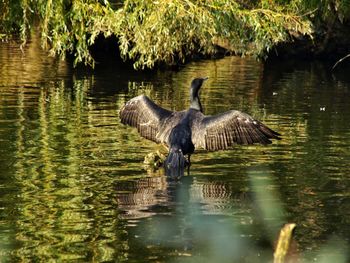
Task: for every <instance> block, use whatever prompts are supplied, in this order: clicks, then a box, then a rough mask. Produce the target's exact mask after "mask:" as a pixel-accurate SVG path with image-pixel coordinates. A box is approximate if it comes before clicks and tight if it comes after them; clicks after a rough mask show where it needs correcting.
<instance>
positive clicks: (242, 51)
mask: <svg viewBox="0 0 350 263" xmlns="http://www.w3.org/2000/svg"><path fill="white" fill-rule="evenodd" d="M0 10H1V12H0V41H1V40H2V41H7V40H9V39H11V38H12V37H13V36H19V37H20V39H21V43H22V44H21V45H22V46H23V45H25V43H26V41H27V40H28V39H29V38H30V36H31V34H32V33H33V32H37V33H39V35H40V41H41V45H42V47H43V49H45V50H48V51H49V54H50V55H52V56H58V57H60V58H63V59H64V58H65V57H66V55H67V54H71V55H72V56H73V57H74V65H78V64H85V65H90V66H92V67H93V66H94V65H95V59H94V55H93V54H94V50H99V49H100V50H105V49H106V48H105V47H104V45H106V44H107V43H108V45H109V49H111V50H113V52H114V53H116V54H118V58H120V59H121V60H123V61H128V62H131V63H132V64H133V66H134V68H135V69H147V68H150V69H151V68H154V67H158V66H166V67H168V66H174V65H179V64H183V63H186V62H188V61H190V60H192V59H194V58H198V57H208V58H212V57H218V56H224V55H240V56H254V57H256V58H257V59H262V60H267V59H273V58H276V57H283V58H286V57H293V56H302V57H308V58H315V57H326V58H327V59H331V60H333V61H334V62H335V61H339V60H340V59H341V58H342V57H343V58H345V57H346V56H347V55H348V54H349V53H350V1H349V0H322V1H319V0H311V1H309V0H254V1H248V0H235V1H226V0H203V1H194V0H192V1H190V0H172V1H165V0H145V1H137V0H125V1H107V0H99V1H98V0H88V1H86V0H70V1H69V0H66V1H65V0H49V1H41V0H38V1H31V0H27V1H21V0H3V1H1V2H0ZM101 39H103V41H101Z"/></svg>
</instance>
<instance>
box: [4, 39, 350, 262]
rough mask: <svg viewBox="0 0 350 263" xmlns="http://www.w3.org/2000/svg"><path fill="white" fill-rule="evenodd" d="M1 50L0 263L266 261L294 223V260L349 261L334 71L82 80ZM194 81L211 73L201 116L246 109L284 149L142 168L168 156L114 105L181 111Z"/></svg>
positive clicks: (349, 115) (313, 67)
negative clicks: (171, 168)
mask: <svg viewBox="0 0 350 263" xmlns="http://www.w3.org/2000/svg"><path fill="white" fill-rule="evenodd" d="M11 45H12V44H10V43H7V44H5V45H2V46H0V62H1V63H0V69H1V70H0V143H1V148H0V164H1V168H2V174H1V176H0V190H1V193H2V194H1V196H0V208H1V210H0V229H1V232H0V237H1V240H2V242H1V244H0V248H1V255H0V261H46V260H47V261H50V260H57V261H70V260H75V261H78V262H86V261H118V262H119V261H130V262H169V261H174V262H266V261H269V260H272V258H273V249H274V242H275V240H276V238H277V236H278V232H279V230H280V228H281V227H282V226H283V225H284V224H285V223H295V224H296V225H297V227H296V229H295V232H294V238H293V244H292V245H293V246H292V251H291V255H290V257H291V258H292V259H297V260H305V261H306V262H308V261H310V262H315V261H316V262H332V261H333V262H346V260H347V259H348V258H347V256H348V254H347V253H348V252H347V251H349V246H348V242H349V236H350V229H349V222H350V215H349V213H347V212H346V211H349V209H350V196H349V190H348V189H349V187H350V181H349V174H350V169H349V165H348V161H349V160H350V152H349V150H348V149H350V133H349V130H350V102H349V100H348V95H349V90H348V87H349V86H350V82H349V81H350V80H349V79H348V78H346V77H339V74H340V73H339V69H338V73H337V74H338V75H335V76H329V75H327V73H326V69H325V65H323V64H318V63H312V64H311V63H309V64H303V63H301V62H298V63H296V64H293V63H291V64H289V65H288V64H286V63H284V64H283V65H277V67H264V66H263V65H262V64H260V63H258V62H256V61H255V60H252V59H240V58H235V57H228V58H225V59H221V60H212V61H200V62H193V63H191V64H189V65H187V66H185V67H182V68H180V69H179V71H178V72H174V71H153V72H148V73H144V72H143V73H141V72H134V71H129V70H127V69H123V68H122V67H120V65H113V64H108V65H107V64H103V63H101V65H97V68H96V70H95V71H89V70H87V69H84V68H77V69H72V68H70V67H69V66H68V65H69V64H68V63H67V62H62V61H60V62H59V61H56V60H54V59H47V58H46V54H44V53H41V52H39V51H38V50H39V49H38V47H35V45H34V46H33V45H32V44H30V45H28V46H27V47H26V49H27V50H25V53H24V54H25V55H22V53H21V52H18V50H17V51H16V49H15V47H14V46H11ZM11 52H12V53H11ZM9 53H11V56H9ZM344 75H345V73H344ZM197 76H209V80H208V83H206V84H205V85H204V87H203V89H202V91H201V98H202V102H203V106H204V111H205V113H206V114H216V113H219V112H223V111H226V110H230V109H239V110H242V111H245V112H247V113H249V114H251V115H252V116H254V117H255V118H257V119H260V120H262V121H263V122H264V123H265V124H266V125H268V126H269V127H271V128H272V129H274V130H276V131H278V132H280V133H281V134H282V136H283V140H281V141H278V142H274V143H273V144H271V145H268V146H260V145H254V146H248V147H242V146H237V147H235V148H234V149H233V150H230V151H221V152H205V151H203V150H199V151H198V152H197V153H196V154H194V155H193V156H192V157H191V161H192V166H191V168H190V172H189V174H187V173H185V176H184V177H183V178H181V179H180V180H179V181H172V180H168V179H167V178H166V177H165V175H164V171H163V170H162V169H159V170H156V171H154V170H153V169H147V167H144V164H143V160H144V157H145V156H146V155H147V154H149V153H150V152H156V151H160V152H161V153H166V149H165V148H164V147H163V146H161V145H156V144H155V143H153V142H150V141H147V140H145V139H143V138H142V137H140V136H139V134H138V133H137V131H136V130H135V129H133V128H131V127H127V126H124V125H122V124H121V123H120V121H119V109H120V108H121V106H122V105H124V103H125V102H126V101H128V100H129V99H130V98H132V97H134V96H137V95H140V94H146V95H147V96H149V97H150V98H151V99H153V100H154V101H155V102H156V103H158V104H160V105H162V106H164V107H166V108H168V109H172V110H182V109H184V108H185V107H188V105H189V101H188V92H189V85H190V82H191V80H192V79H193V78H194V77H197Z"/></svg>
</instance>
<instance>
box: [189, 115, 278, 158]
mask: <svg viewBox="0 0 350 263" xmlns="http://www.w3.org/2000/svg"><path fill="white" fill-rule="evenodd" d="M197 119H198V120H197V121H196V122H195V123H194V126H193V129H192V141H193V143H194V145H195V147H196V148H199V147H202V148H204V149H206V150H209V151H216V150H224V149H228V148H230V147H231V146H232V145H234V144H254V143H261V144H269V143H271V140H270V139H277V140H280V139H281V138H280V137H279V136H280V134H279V133H277V132H275V131H273V130H271V129H270V128H268V127H267V126H266V125H264V124H263V123H261V122H260V121H258V120H255V119H253V118H252V117H251V116H250V115H248V114H246V113H243V112H240V111H236V110H231V111H227V112H224V113H221V114H218V115H214V116H204V115H202V118H197Z"/></svg>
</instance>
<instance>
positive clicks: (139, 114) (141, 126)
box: [119, 95, 173, 142]
mask: <svg viewBox="0 0 350 263" xmlns="http://www.w3.org/2000/svg"><path fill="white" fill-rule="evenodd" d="M172 114H173V112H172V111H169V110H166V109H164V108H162V107H160V106H158V105H157V104H155V103H154V102H153V101H152V100H150V99H149V98H148V97H147V96H145V95H140V96H138V97H135V98H133V99H131V100H129V101H128V102H127V103H126V104H125V105H124V107H123V108H122V109H121V110H120V113H119V116H120V119H121V122H122V123H123V124H128V125H130V126H133V127H136V128H137V130H138V132H139V133H140V134H141V136H142V137H145V138H146V139H149V140H152V141H154V142H160V139H159V137H158V136H157V134H158V133H159V131H160V129H161V126H162V124H163V122H164V121H165V120H166V119H168V118H169V117H170V116H172Z"/></svg>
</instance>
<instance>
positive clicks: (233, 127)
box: [120, 77, 280, 175]
mask: <svg viewBox="0 0 350 263" xmlns="http://www.w3.org/2000/svg"><path fill="white" fill-rule="evenodd" d="M207 79H208V78H207V77H206V78H196V79H194V80H193V81H192V83H191V89H190V103H191V104H190V108H189V109H188V110H184V111H169V110H166V109H164V108H162V107H160V106H158V105H157V104H155V103H154V102H153V101H152V100H150V99H149V98H148V97H147V96H145V95H140V96H138V97H135V98H133V99H131V100H129V101H128V102H127V103H126V104H125V106H124V107H123V108H122V109H121V110H120V118H121V122H122V123H123V124H128V125H130V126H133V127H136V128H137V130H138V132H139V133H140V134H141V136H143V137H145V138H146V139H149V140H152V141H154V142H157V143H164V144H166V145H167V146H168V147H169V155H168V157H167V159H166V160H165V162H164V167H165V169H166V170H170V171H172V172H170V174H171V175H174V174H182V172H183V170H184V167H185V164H186V162H187V160H186V159H185V157H184V156H185V155H186V154H187V155H188V162H189V161H190V155H191V154H192V153H193V152H194V150H195V148H200V147H201V148H204V149H206V150H209V151H216V150H224V149H228V148H230V147H231V146H232V145H234V144H254V143H261V144H270V143H271V140H270V139H277V140H279V139H280V137H279V136H280V134H279V133H277V132H275V131H273V130H271V129H270V128H268V127H267V126H266V125H264V124H263V123H261V122H260V121H258V120H255V119H253V118H252V117H251V116H250V115H248V114H246V113H243V112H240V111H237V110H230V111H227V112H224V113H220V114H217V115H214V116H209V115H208V116H206V115H204V114H203V109H202V105H201V102H200V99H199V90H200V88H201V86H202V84H203V82H204V81H205V80H207ZM174 171H175V172H174Z"/></svg>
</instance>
